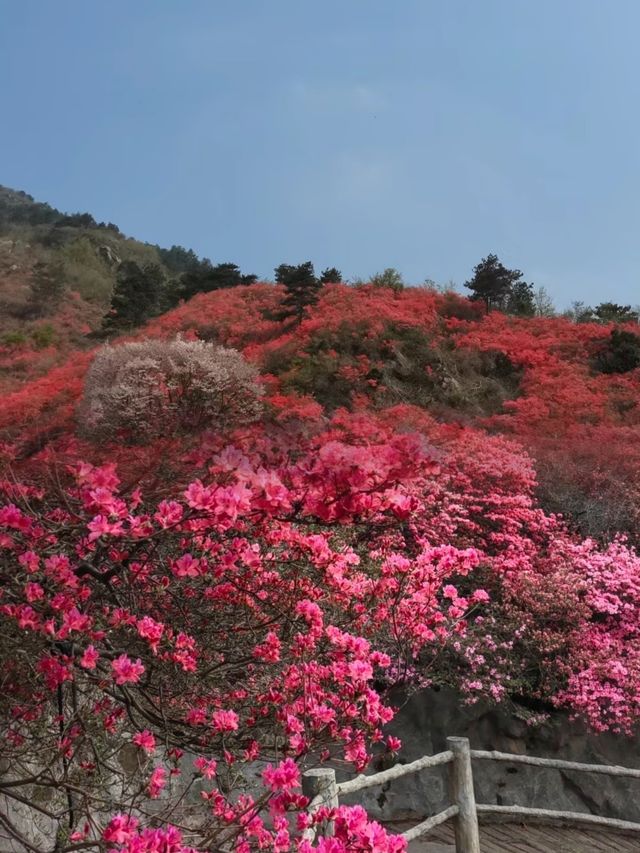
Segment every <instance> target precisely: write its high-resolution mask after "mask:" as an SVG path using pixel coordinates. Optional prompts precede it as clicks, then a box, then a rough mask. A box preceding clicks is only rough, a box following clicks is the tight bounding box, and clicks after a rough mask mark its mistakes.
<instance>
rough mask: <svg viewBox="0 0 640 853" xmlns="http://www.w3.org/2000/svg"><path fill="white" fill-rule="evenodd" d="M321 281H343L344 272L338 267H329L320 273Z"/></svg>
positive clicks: (327, 282) (330, 282) (323, 282)
mask: <svg viewBox="0 0 640 853" xmlns="http://www.w3.org/2000/svg"><path fill="white" fill-rule="evenodd" d="M320 281H321V283H322V284H336V282H339V281H342V273H341V272H340V270H339V269H337V268H336V267H327V268H326V269H324V270H322V272H321V273H320Z"/></svg>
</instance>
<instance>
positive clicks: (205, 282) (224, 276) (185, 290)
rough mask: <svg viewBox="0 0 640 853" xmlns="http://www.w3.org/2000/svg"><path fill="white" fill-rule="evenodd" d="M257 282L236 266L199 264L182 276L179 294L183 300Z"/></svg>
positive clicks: (228, 264) (229, 264)
mask: <svg viewBox="0 0 640 853" xmlns="http://www.w3.org/2000/svg"><path fill="white" fill-rule="evenodd" d="M257 280H258V277H257V276H256V275H243V274H242V272H241V271H240V268H239V267H238V265H237V264H232V263H224V264H217V265H216V266H212V265H211V263H210V262H209V261H207V263H206V264H205V263H203V264H201V266H200V268H199V269H196V270H193V271H188V272H186V273H185V274H184V275H183V276H182V278H181V280H180V282H181V294H182V297H183V299H190V298H191V297H192V296H195V294H196V293H210V292H211V291H212V290H222V289H224V288H227V287H238V286H239V285H248V284H253V283H254V282H256V281H257Z"/></svg>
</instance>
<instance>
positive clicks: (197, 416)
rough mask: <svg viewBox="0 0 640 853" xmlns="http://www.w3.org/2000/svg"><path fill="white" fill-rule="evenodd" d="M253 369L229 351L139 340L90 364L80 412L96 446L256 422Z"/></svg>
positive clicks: (201, 343) (257, 395)
mask: <svg viewBox="0 0 640 853" xmlns="http://www.w3.org/2000/svg"><path fill="white" fill-rule="evenodd" d="M256 376H257V374H256V370H255V369H254V368H253V367H252V366H250V365H249V364H248V363H247V362H246V361H245V360H244V359H243V357H242V356H241V355H240V353H238V352H237V351H236V350H232V349H226V348H224V347H218V346H215V345H213V344H208V343H205V342H204V341H184V340H181V339H179V338H178V339H177V340H173V341H168V342H167V341H143V342H140V343H126V344H122V345H120V346H105V347H104V348H103V349H102V350H101V351H100V352H99V353H98V355H97V356H96V358H95V359H94V361H93V364H92V365H91V367H90V369H89V371H88V373H87V378H86V382H85V389H84V397H83V400H82V403H81V406H80V419H81V422H82V426H83V428H84V431H85V433H87V434H88V435H90V436H93V437H94V438H96V439H105V438H115V437H118V438H121V439H122V438H123V439H125V440H127V441H129V442H132V443H133V442H140V441H145V440H149V439H151V438H154V437H156V436H160V435H168V434H172V433H176V432H183V431H185V432H186V431H190V430H198V429H206V428H209V429H216V430H222V429H225V428H228V427H231V426H234V425H239V424H245V423H248V422H251V421H253V420H255V419H256V418H257V417H258V415H259V414H260V411H261V406H260V396H261V393H262V390H261V388H260V387H259V386H258V384H257V382H256Z"/></svg>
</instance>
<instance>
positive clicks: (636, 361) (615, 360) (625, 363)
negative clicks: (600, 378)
mask: <svg viewBox="0 0 640 853" xmlns="http://www.w3.org/2000/svg"><path fill="white" fill-rule="evenodd" d="M593 367H594V368H595V369H596V370H598V371H599V372H600V373H628V372H629V371H630V370H636V369H637V368H638V367H640V337H639V336H638V335H634V334H633V332H628V331H627V330H626V329H612V330H611V334H610V335H609V337H608V339H607V341H606V343H605V345H604V346H603V348H602V349H601V350H600V352H599V353H598V354H597V355H596V357H595V358H594V360H593Z"/></svg>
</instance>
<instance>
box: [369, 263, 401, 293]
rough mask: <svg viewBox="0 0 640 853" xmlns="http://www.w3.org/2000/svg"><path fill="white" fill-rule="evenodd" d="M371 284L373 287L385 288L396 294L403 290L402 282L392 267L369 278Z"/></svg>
mask: <svg viewBox="0 0 640 853" xmlns="http://www.w3.org/2000/svg"><path fill="white" fill-rule="evenodd" d="M371 284H372V285H373V286H374V287H387V288H389V290H394V291H395V292H396V293H398V292H399V291H400V290H402V289H403V288H404V280H403V278H402V276H401V275H400V273H399V272H398V270H397V269H395V268H394V267H387V268H386V269H384V270H383V271H382V272H377V273H376V274H375V275H373V276H371Z"/></svg>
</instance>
